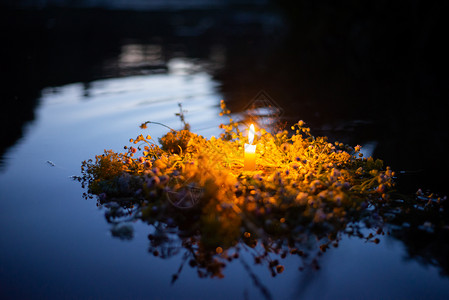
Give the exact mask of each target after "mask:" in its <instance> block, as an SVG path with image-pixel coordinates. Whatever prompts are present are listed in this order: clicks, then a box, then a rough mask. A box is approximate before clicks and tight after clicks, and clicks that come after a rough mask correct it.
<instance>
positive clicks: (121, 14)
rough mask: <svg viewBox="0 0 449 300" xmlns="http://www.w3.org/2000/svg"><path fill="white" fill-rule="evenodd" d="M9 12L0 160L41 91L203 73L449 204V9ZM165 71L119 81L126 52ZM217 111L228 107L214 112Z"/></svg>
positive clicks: (98, 6) (88, 5) (259, 6)
mask: <svg viewBox="0 0 449 300" xmlns="http://www.w3.org/2000/svg"><path fill="white" fill-rule="evenodd" d="M123 3H126V1H109V2H105V1H64V0H60V1H56V0H55V1H0V41H1V48H0V49H1V50H0V70H1V72H2V78H3V79H2V80H1V86H0V87H1V92H0V111H1V116H0V119H1V123H0V126H1V136H0V157H2V156H3V154H4V152H5V151H6V149H8V148H9V147H11V146H12V145H14V144H15V143H16V142H17V141H18V140H19V139H20V138H21V136H22V134H23V130H24V127H25V126H26V124H29V123H30V122H32V121H33V119H34V113H35V109H36V107H37V105H38V101H37V99H38V98H39V95H40V91H41V89H42V88H44V87H49V86H58V85H63V84H67V83H73V82H83V83H85V86H86V89H88V87H89V82H91V81H93V80H96V79H100V78H108V77H119V76H127V75H130V74H141V73H143V72H146V73H148V72H166V71H167V67H166V63H167V62H168V61H169V60H170V59H171V58H173V57H188V58H191V59H193V60H198V62H210V61H211V57H210V48H211V46H212V45H220V47H222V49H223V53H224V58H225V59H224V60H223V62H222V63H221V64H219V65H213V64H206V65H207V68H208V70H209V72H210V73H211V74H212V75H213V77H214V78H215V79H216V80H217V81H218V82H219V92H221V93H222V94H223V97H224V99H225V101H226V102H227V103H228V106H229V107H230V109H231V110H232V111H234V112H238V111H240V110H242V109H243V108H244V107H245V106H246V105H247V103H248V101H250V100H251V99H252V98H253V97H254V96H255V95H256V94H257V93H258V92H259V91H260V90H262V89H263V90H265V91H266V92H267V93H268V94H269V95H270V96H271V97H272V98H273V99H275V100H276V102H277V103H278V104H279V106H281V107H282V108H283V110H284V115H283V118H284V120H286V121H287V122H289V123H294V122H296V121H297V120H299V119H303V120H304V121H306V122H307V123H308V125H309V126H311V128H312V133H314V134H315V135H327V136H329V137H330V139H331V140H339V141H342V142H344V143H349V144H351V145H356V144H364V143H368V142H376V148H375V150H374V153H373V156H375V157H378V158H381V159H383V160H384V161H385V162H386V164H388V165H391V166H392V167H393V169H394V170H396V171H398V173H400V174H399V178H398V181H399V186H400V187H401V189H403V190H404V191H406V192H414V191H416V190H417V189H418V188H424V189H431V190H432V191H435V192H438V193H443V194H447V191H448V188H447V180H448V175H447V172H448V171H447V170H448V169H449V168H448V167H449V163H448V156H447V145H448V131H447V128H449V126H448V119H447V115H448V102H449V100H448V99H449V98H448V97H449V91H448V86H449V81H448V75H447V69H446V66H445V60H446V56H447V53H448V49H447V46H446V45H445V44H446V43H445V40H446V39H447V28H448V27H447V24H446V18H447V17H446V16H447V12H448V10H447V8H448V7H447V6H448V4H447V2H444V1H419V0H411V1H371V2H365V1H323V0H321V1H296V2H295V4H292V3H291V2H290V1H284V0H277V1H276V0H273V1H219V2H216V1H205V0H201V1H190V2H189V1H187V2H186V1H184V2H183V1H180V2H176V1H170V2H168V3H169V4H164V3H166V2H163V1H161V2H157V1H143V0H141V1H135V2H134V4H135V5H134V6H127V5H125V4H123ZM131 42H132V43H140V44H158V45H160V46H161V47H162V49H163V51H162V57H161V62H160V63H158V64H151V63H149V64H146V65H145V66H143V67H138V68H127V69H123V68H121V67H120V66H118V64H116V61H117V59H118V56H119V54H120V49H121V47H122V46H123V45H125V44H128V43H131ZM217 100H218V99H217Z"/></svg>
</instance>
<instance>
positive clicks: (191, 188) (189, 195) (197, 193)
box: [166, 177, 204, 209]
mask: <svg viewBox="0 0 449 300" xmlns="http://www.w3.org/2000/svg"><path fill="white" fill-rule="evenodd" d="M172 181H173V183H174V184H175V185H180V182H179V179H178V178H177V177H174V179H172ZM166 194H167V199H168V201H169V202H170V203H171V204H172V205H173V206H175V207H177V208H181V209H188V208H192V207H194V206H196V205H197V204H198V202H199V201H200V199H201V197H202V196H203V194H204V189H203V188H201V187H198V186H197V185H196V184H195V182H189V179H187V180H186V181H185V182H184V184H182V187H181V188H179V189H178V190H176V191H172V190H170V189H169V190H167V191H166Z"/></svg>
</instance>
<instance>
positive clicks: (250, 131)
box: [248, 124, 256, 144]
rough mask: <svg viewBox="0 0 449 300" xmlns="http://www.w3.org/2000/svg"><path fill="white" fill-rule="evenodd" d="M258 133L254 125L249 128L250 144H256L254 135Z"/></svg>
mask: <svg viewBox="0 0 449 300" xmlns="http://www.w3.org/2000/svg"><path fill="white" fill-rule="evenodd" d="M255 133H256V130H255V129H254V125H253V124H251V126H250V127H249V132H248V142H249V144H252V143H253V142H254V134H255Z"/></svg>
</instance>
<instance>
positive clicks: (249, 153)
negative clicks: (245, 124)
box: [243, 124, 256, 171]
mask: <svg viewBox="0 0 449 300" xmlns="http://www.w3.org/2000/svg"><path fill="white" fill-rule="evenodd" d="M254 134H255V129H254V125H253V124H251V126H250V127H249V132H248V143H249V144H245V156H244V157H245V159H244V162H243V163H244V170H245V171H254V170H256V145H253V142H254Z"/></svg>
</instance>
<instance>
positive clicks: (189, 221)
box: [98, 192, 449, 299]
mask: <svg viewBox="0 0 449 300" xmlns="http://www.w3.org/2000/svg"><path fill="white" fill-rule="evenodd" d="M394 197H396V198H395V199H392V200H391V201H389V202H388V203H379V204H377V205H374V206H373V207H372V208H371V209H370V210H369V212H368V213H366V212H365V213H360V214H358V215H353V216H352V217H351V220H352V221H351V222H349V223H348V222H347V221H346V220H343V219H342V220H341V223H338V222H337V223H335V222H334V223H329V224H322V225H318V224H313V223H310V224H306V223H305V224H304V225H303V226H298V227H294V228H289V226H290V225H291V224H289V225H287V223H285V224H284V223H283V222H282V219H281V221H280V222H277V221H278V220H277V219H276V217H273V218H272V217H271V216H269V215H267V216H266V217H263V216H262V215H260V216H259V218H260V220H254V219H252V218H251V216H249V215H246V216H245V214H240V215H237V214H235V212H233V211H232V209H231V210H229V211H228V212H227V213H225V218H217V216H218V214H220V213H219V212H218V211H222V213H223V211H226V208H225V207H223V208H221V209H220V210H218V209H217V208H215V207H216V205H219V204H216V203H212V204H204V203H203V204H201V203H200V205H199V206H195V207H191V208H190V209H187V210H186V209H183V210H180V209H179V208H178V207H176V206H173V205H162V206H158V205H150V206H147V205H143V206H142V202H140V201H138V200H137V199H135V200H133V199H132V198H129V197H127V198H109V197H108V198H106V197H102V196H101V195H100V197H98V205H99V206H102V207H104V208H105V209H106V212H105V216H106V219H107V221H108V223H110V224H111V232H112V235H113V236H114V237H117V238H120V239H125V240H129V239H132V238H133V226H132V223H133V222H135V221H136V220H140V221H142V222H143V223H145V224H147V225H148V226H149V228H148V229H147V233H148V240H149V247H148V252H149V253H150V255H153V256H155V257H159V258H160V259H169V258H171V257H175V256H180V257H182V260H181V264H180V265H179V267H178V269H177V272H175V273H174V274H173V276H172V279H171V283H172V284H173V283H175V282H176V281H177V280H178V279H179V278H180V276H182V272H183V270H184V269H185V268H193V269H194V270H196V274H197V275H198V277H199V278H205V277H217V278H223V277H224V274H223V270H224V268H225V267H226V266H228V265H230V264H233V263H236V262H238V263H240V264H242V265H243V267H244V269H245V271H246V272H247V275H248V276H249V277H250V278H251V279H252V281H253V284H254V286H255V287H256V288H257V289H259V292H260V293H261V295H263V296H264V298H265V299H273V298H275V297H273V295H272V293H271V291H270V289H271V288H270V286H271V285H270V284H269V283H268V284H267V282H266V281H265V283H263V281H261V279H260V276H261V274H260V271H259V272H255V271H253V268H254V267H255V266H257V265H261V266H263V267H264V268H265V270H266V271H265V272H267V273H269V274H271V276H272V277H275V276H283V275H282V273H283V272H284V270H285V269H286V268H294V269H295V270H297V269H299V271H301V272H304V276H303V277H302V278H303V279H304V280H303V282H302V285H301V286H302V287H307V282H309V281H311V280H313V278H315V277H316V276H318V277H319V275H317V274H316V273H314V272H312V270H319V269H320V265H321V261H322V260H323V257H322V256H323V255H326V252H327V251H330V252H332V251H335V250H334V248H337V247H339V242H340V241H341V240H342V239H345V238H348V237H353V238H358V239H361V240H363V241H365V242H371V243H374V244H378V243H379V242H380V239H379V238H382V236H384V235H387V236H391V237H394V238H395V239H399V240H401V241H402V242H403V243H404V245H405V246H406V248H407V251H408V253H409V257H408V259H415V260H418V261H419V263H421V264H423V265H432V266H435V267H437V268H438V269H439V270H440V272H441V275H442V276H448V274H449V273H448V272H449V265H448V261H447V249H448V247H449V243H448V241H449V224H448V223H447V221H446V220H447V216H445V215H443V214H442V213H441V212H442V211H443V210H442V206H441V205H442V203H443V202H444V201H446V199H442V198H440V197H438V196H435V195H425V194H423V193H422V192H419V193H418V194H417V195H416V197H414V198H397V197H399V196H398V195H396V196H394ZM211 205H212V206H211ZM208 207H209V208H210V207H212V209H208ZM217 210H218V211H217ZM222 213H221V214H222ZM446 214H447V212H446ZM245 217H246V218H249V219H245ZM240 218H243V219H240ZM206 219H210V220H211V221H212V220H221V221H215V222H219V223H217V224H214V226H212V224H211V223H208V222H207V221H205V220H206ZM254 222H255V223H254ZM256 223H257V224H258V225H256ZM251 224H253V225H256V226H257V227H254V226H249V225H251ZM217 226H218V227H217ZM236 226H237V228H235V227H236ZM240 226H241V227H240ZM239 227H240V228H239ZM234 229H236V230H238V231H239V232H240V236H241V237H240V238H239V240H238V242H235V241H234V237H233V234H231V232H232V231H234ZM249 231H250V232H253V234H251V233H249ZM217 243H218V244H219V245H221V246H223V245H225V246H223V248H222V247H221V246H218V247H216V245H217ZM208 245H209V246H208ZM325 262H326V261H325V260H324V263H325ZM333 272H337V270H334V271H333ZM305 274H308V275H305ZM167 280H168V279H167ZM301 291H302V292H304V293H305V292H306V291H305V290H301Z"/></svg>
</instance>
